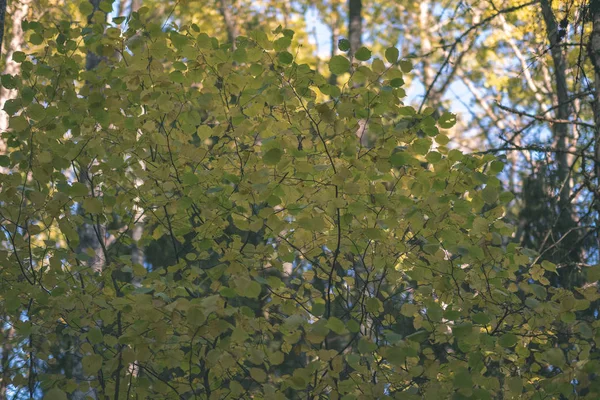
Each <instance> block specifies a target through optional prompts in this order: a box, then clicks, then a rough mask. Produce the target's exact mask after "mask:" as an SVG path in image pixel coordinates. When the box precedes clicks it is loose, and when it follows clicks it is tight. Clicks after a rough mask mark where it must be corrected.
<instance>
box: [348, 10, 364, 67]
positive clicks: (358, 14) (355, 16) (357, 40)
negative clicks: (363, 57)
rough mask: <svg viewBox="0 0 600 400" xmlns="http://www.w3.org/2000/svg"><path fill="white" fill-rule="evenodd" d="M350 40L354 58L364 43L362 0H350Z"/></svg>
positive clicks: (351, 54)
mask: <svg viewBox="0 0 600 400" xmlns="http://www.w3.org/2000/svg"><path fill="white" fill-rule="evenodd" d="M348 40H349V41H350V57H351V58H352V57H354V54H355V53H356V51H357V50H358V49H359V48H360V46H361V45H362V0H348Z"/></svg>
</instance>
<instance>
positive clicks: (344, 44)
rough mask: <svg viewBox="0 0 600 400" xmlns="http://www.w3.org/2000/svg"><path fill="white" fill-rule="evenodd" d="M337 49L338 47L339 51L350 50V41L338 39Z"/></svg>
mask: <svg viewBox="0 0 600 400" xmlns="http://www.w3.org/2000/svg"><path fill="white" fill-rule="evenodd" d="M338 49H340V51H344V52H346V51H348V50H350V41H349V40H348V39H340V40H338Z"/></svg>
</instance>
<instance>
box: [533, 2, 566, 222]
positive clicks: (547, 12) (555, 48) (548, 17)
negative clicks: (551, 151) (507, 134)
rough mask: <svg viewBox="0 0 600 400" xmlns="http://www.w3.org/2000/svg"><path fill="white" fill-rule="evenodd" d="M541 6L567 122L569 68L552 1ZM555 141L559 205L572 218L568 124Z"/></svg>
mask: <svg viewBox="0 0 600 400" xmlns="http://www.w3.org/2000/svg"><path fill="white" fill-rule="evenodd" d="M540 4H541V6H542V15H543V17H544V22H545V24H546V35H547V38H548V41H549V42H550V53H551V55H552V62H553V64H554V80H555V84H556V98H557V101H558V108H557V113H556V119H559V120H565V121H566V120H568V119H569V114H570V111H569V110H570V105H569V91H568V88H567V74H566V70H567V67H566V62H565V58H564V55H563V52H562V50H561V46H560V39H559V36H558V24H557V23H556V17H555V16H554V12H553V11H552V4H551V0H540ZM554 141H555V145H556V147H557V149H558V150H559V152H558V153H557V156H556V157H557V161H558V163H557V164H558V165H557V168H558V178H559V184H561V185H563V187H562V190H561V191H560V196H559V204H560V207H561V210H563V211H562V212H563V213H565V214H568V215H569V216H570V212H569V209H570V207H569V197H570V195H571V185H570V182H569V179H568V174H569V168H570V165H569V157H568V155H567V153H566V150H568V148H569V126H568V124H554Z"/></svg>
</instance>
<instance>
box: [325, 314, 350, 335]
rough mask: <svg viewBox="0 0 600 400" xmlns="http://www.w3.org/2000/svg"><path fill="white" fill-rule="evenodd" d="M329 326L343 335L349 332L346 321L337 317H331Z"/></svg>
mask: <svg viewBox="0 0 600 400" xmlns="http://www.w3.org/2000/svg"><path fill="white" fill-rule="evenodd" d="M327 327H328V328H329V329H331V330H332V331H333V332H335V333H337V334H338V335H342V334H344V333H346V332H347V331H346V327H345V326H344V323H343V322H342V321H341V320H340V319H338V318H336V317H330V318H329V319H328V320H327Z"/></svg>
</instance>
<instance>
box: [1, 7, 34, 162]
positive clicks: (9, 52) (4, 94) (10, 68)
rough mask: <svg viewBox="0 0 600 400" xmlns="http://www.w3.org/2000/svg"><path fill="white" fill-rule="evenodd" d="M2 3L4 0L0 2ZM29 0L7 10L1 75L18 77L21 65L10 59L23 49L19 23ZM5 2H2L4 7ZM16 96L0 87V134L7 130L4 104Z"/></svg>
mask: <svg viewBox="0 0 600 400" xmlns="http://www.w3.org/2000/svg"><path fill="white" fill-rule="evenodd" d="M0 1H2V2H4V0H0ZM30 3H31V0H20V1H16V0H15V1H14V2H13V4H11V9H10V10H9V13H10V19H11V30H10V36H9V38H10V41H9V42H8V45H7V46H6V58H5V65H4V71H2V74H3V75H4V74H9V75H18V74H19V73H20V72H21V64H19V63H17V62H14V61H13V59H12V57H13V54H14V52H15V51H20V50H21V48H22V47H23V43H24V41H25V37H24V34H23V29H22V28H21V22H22V21H23V19H24V18H25V17H26V16H27V13H28V12H29V4H30ZM5 5H6V2H4V6H5ZM1 28H2V33H4V21H2V26H1ZM16 96H17V91H16V90H10V89H6V88H4V87H0V133H1V132H6V131H7V130H8V115H7V114H6V113H5V112H4V111H3V109H4V104H5V103H6V102H7V101H8V100H11V99H14V98H15V97H16ZM5 151H6V144H5V143H4V140H0V154H4V152H5Z"/></svg>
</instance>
